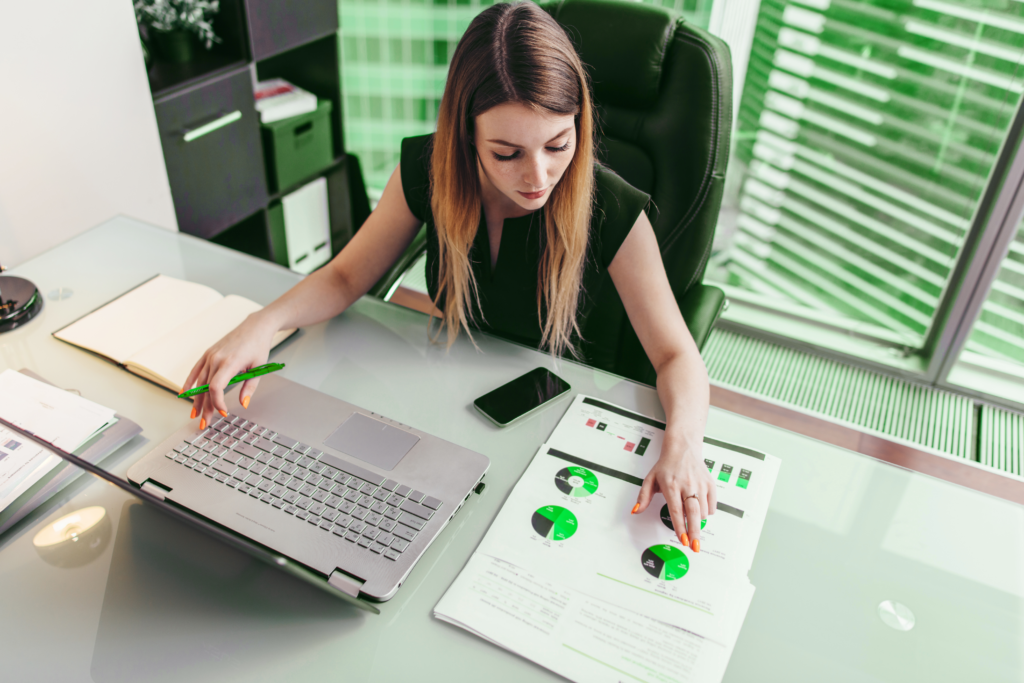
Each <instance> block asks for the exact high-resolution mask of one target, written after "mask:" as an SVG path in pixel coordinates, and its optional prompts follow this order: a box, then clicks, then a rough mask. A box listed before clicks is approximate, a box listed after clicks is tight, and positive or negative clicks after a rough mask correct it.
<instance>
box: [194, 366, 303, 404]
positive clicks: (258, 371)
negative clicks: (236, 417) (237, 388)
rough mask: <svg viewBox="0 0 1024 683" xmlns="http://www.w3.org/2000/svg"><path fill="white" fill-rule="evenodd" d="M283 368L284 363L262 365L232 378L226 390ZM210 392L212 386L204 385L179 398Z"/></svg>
mask: <svg viewBox="0 0 1024 683" xmlns="http://www.w3.org/2000/svg"><path fill="white" fill-rule="evenodd" d="M283 367H284V363H267V364H266V365H261V366H259V367H258V368H253V369H251V370H246V371H245V372H243V373H242V374H240V375H235V376H234V377H232V378H231V381H230V382H228V386H227V387H224V388H225V389H227V388H228V387H230V386H232V385H234V384H238V383H239V382H244V381H245V380H247V379H252V378H253V377H259V376H260V375H265V374H267V373H268V372H277V371H278V370H280V369H281V368H283ZM209 390H210V385H209V384H204V385H202V386H200V387H196V388H195V389H189V390H188V391H183V392H182V393H180V394H178V398H188V397H190V396H195V395H196V394H203V393H206V392H207V391H209Z"/></svg>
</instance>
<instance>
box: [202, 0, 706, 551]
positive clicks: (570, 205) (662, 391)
mask: <svg viewBox="0 0 1024 683" xmlns="http://www.w3.org/2000/svg"><path fill="white" fill-rule="evenodd" d="M648 202H649V197H648V196H647V195H645V194H643V193H642V192H640V191H639V190H636V189H635V188H633V187H631V186H630V185H628V184H627V183H626V182H625V181H623V180H622V179H621V178H619V177H618V176H616V175H615V174H614V173H612V172H611V171H609V170H607V169H605V168H603V167H601V166H599V165H596V164H595V158H594V122H593V110H592V103H591V96H590V91H589V85H588V83H587V78H586V73H585V71H584V70H583V66H582V64H581V62H580V59H579V56H578V55H577V54H576V52H575V50H574V48H573V47H572V44H571V43H570V42H569V39H568V37H567V36H566V34H565V32H564V31H563V30H562V28H561V27H560V26H559V25H558V23H557V22H555V20H554V19H552V18H551V17H550V16H548V14H547V13H545V12H544V11H543V10H541V9H540V8H539V7H538V6H537V5H534V4H533V3H530V2H525V3H516V4H499V5H494V6H492V7H490V8H488V9H487V10H485V11H484V12H482V13H481V14H479V15H478V16H477V18H476V19H474V21H473V22H472V23H471V24H470V26H469V28H468V30H467V31H466V34H465V35H464V36H463V38H462V40H461V41H460V42H459V45H458V47H457V48H456V50H455V55H454V57H453V59H452V63H451V67H450V69H449V72H448V82H447V84H446V87H445V92H444V96H443V98H442V100H441V107H440V111H439V113H438V124H437V133H436V134H434V135H432V136H422V137H419V138H409V139H406V140H405V141H403V143H402V156H401V162H400V164H399V166H398V168H396V169H395V171H394V173H393V174H392V175H391V178H390V180H389V181H388V184H387V186H386V188H385V189H384V193H383V195H382V196H381V199H380V202H379V203H378V205H377V208H376V209H375V210H374V212H373V213H372V214H371V215H370V217H369V218H368V219H367V221H366V223H365V224H364V225H363V226H362V228H361V229H360V230H359V232H358V233H356V235H355V237H354V238H353V239H352V241H351V242H350V243H349V244H348V245H347V246H346V247H345V249H343V250H342V251H341V253H339V254H338V255H337V256H336V257H335V258H334V259H333V260H332V261H331V262H330V263H329V264H328V265H327V266H325V267H323V268H321V269H320V270H318V271H317V272H315V273H314V274H312V275H310V276H309V277H307V278H306V279H305V280H303V281H302V282H301V283H299V284H298V285H296V286H295V287H293V288H292V289H291V290H290V291H288V292H287V293H285V294H284V295H283V296H282V297H281V298H279V299H278V300H277V301H275V302H274V303H272V304H271V305H269V306H267V307H266V308H264V309H263V310H261V311H259V312H258V313H254V314H253V315H251V316H249V318H248V319H247V320H246V321H245V322H244V323H242V325H240V326H239V327H238V328H237V329H235V330H234V331H233V332H231V333H230V334H228V335H227V336H226V337H225V338H224V339H222V340H221V341H219V342H218V343H217V344H215V345H214V346H213V347H212V348H210V349H209V350H208V351H207V352H206V353H205V354H204V355H203V357H202V358H201V359H200V361H199V362H198V363H197V364H196V366H195V368H194V369H193V370H192V372H191V374H190V375H189V377H188V380H187V381H186V383H185V384H186V386H187V387H191V386H193V385H195V384H203V383H209V384H210V386H211V390H210V392H209V393H208V394H200V395H199V396H198V397H197V398H196V402H195V408H194V409H193V411H192V417H193V418H195V417H196V416H197V415H200V416H201V420H202V422H201V427H204V426H205V424H206V422H208V421H209V420H210V418H211V417H212V414H213V412H214V411H217V412H220V413H221V414H225V413H226V410H227V407H226V405H225V403H224V394H223V387H225V386H226V384H227V382H228V380H229V379H230V378H231V377H233V376H234V375H235V374H237V373H239V372H241V371H242V370H244V369H246V368H250V367H254V366H256V365H261V364H263V363H265V362H266V361H267V357H268V355H269V350H270V340H271V338H272V337H273V335H274V333H275V332H277V331H278V330H281V329H288V328H292V327H301V326H306V325H311V324H314V323H318V322H321V321H324V320H327V319H329V318H332V317H334V316H336V315H338V314H339V313H341V312H342V311H344V310H345V309H346V308H347V307H348V306H349V305H350V304H352V303H353V302H354V301H355V300H356V299H358V298H359V297H360V296H362V295H363V294H365V293H366V292H367V291H368V290H369V288H370V287H371V286H372V285H373V284H374V283H375V282H376V281H377V280H378V279H379V278H380V277H382V276H383V274H384V273H385V272H386V271H387V269H388V268H389V267H390V266H391V264H392V263H394V261H395V260H396V259H397V258H398V257H399V256H400V255H401V254H402V252H403V251H404V250H405V249H406V247H407V246H408V245H409V244H410V242H411V241H412V240H413V238H414V237H415V235H416V234H417V232H418V231H419V229H420V227H421V225H423V224H424V223H425V224H426V226H427V238H428V239H427V245H428V246H427V276H428V277H427V279H428V283H429V290H430V295H431V298H432V299H433V301H434V303H435V305H436V306H437V307H438V309H439V310H440V311H442V312H443V313H442V324H443V327H444V328H445V330H446V332H447V339H448V344H449V345H451V343H452V342H453V341H454V339H455V338H456V336H457V335H458V334H459V333H460V331H465V332H466V334H469V335H470V336H471V329H472V328H474V327H475V328H479V329H484V330H491V331H494V332H497V333H499V334H502V335H504V336H506V337H514V338H517V339H520V340H522V341H525V342H527V343H530V344H533V345H536V346H538V347H540V348H546V349H548V350H550V351H551V353H552V354H555V355H560V354H563V353H568V354H571V355H575V356H580V355H584V356H586V355H587V353H588V351H592V349H588V347H587V344H586V339H581V335H580V323H581V321H583V320H585V319H586V317H587V316H588V315H590V314H592V313H593V314H597V313H596V312H593V311H592V310H591V309H592V307H593V299H594V294H595V293H596V291H597V288H599V287H600V286H601V285H602V283H604V282H606V281H607V280H608V279H609V277H610V280H611V282H612V283H613V285H614V287H615V288H616V290H617V292H618V294H619V296H620V297H621V299H622V302H623V304H624V305H625V308H626V312H627V314H628V315H629V319H630V322H631V323H632V325H633V328H634V329H635V330H636V332H637V335H638V336H639V339H640V341H641V343H642V344H643V347H644V350H645V351H646V353H647V356H648V358H649V359H650V360H651V363H652V365H653V366H654V368H655V370H656V371H657V377H658V380H657V387H658V396H659V397H660V399H661V403H662V406H664V408H665V413H666V415H667V418H668V420H667V424H668V427H667V430H666V435H665V442H664V446H663V449H662V455H661V457H660V459H659V460H658V462H657V463H656V464H655V466H654V467H653V468H652V470H651V472H650V474H649V475H648V476H647V478H646V479H645V481H644V483H643V486H642V487H641V490H640V495H639V497H638V499H637V504H636V506H635V507H634V508H633V510H632V512H633V513H634V514H635V513H638V512H642V511H644V510H645V509H646V508H647V506H648V505H649V503H650V501H651V497H652V495H653V494H654V493H656V492H661V493H662V494H664V496H665V499H666V502H667V503H668V508H669V512H670V514H671V516H672V520H673V524H674V526H675V528H676V529H677V530H679V532H680V534H679V536H680V541H681V542H682V543H683V544H684V545H689V546H690V547H691V548H692V549H693V550H694V551H695V552H699V550H700V520H701V519H703V518H705V517H707V516H708V515H709V514H713V513H714V511H715V505H716V494H715V486H714V482H713V481H712V479H711V476H710V474H709V472H708V470H707V468H706V467H705V465H704V462H703V459H702V458H701V445H702V442H703V436H704V425H705V422H706V419H707V410H708V393H709V392H708V380H707V371H706V369H705V367H704V364H703V362H702V360H701V358H700V354H699V352H698V351H697V348H696V345H695V344H694V342H693V338H692V337H691V336H690V333H689V331H688V330H687V328H686V325H685V323H684V322H683V319H682V316H681V315H680V313H679V308H678V306H677V305H676V302H675V298H674V297H673V294H672V290H671V289H670V287H669V283H668V279H667V277H666V275H665V269H664V266H663V264H662V261H661V254H660V251H659V249H658V243H657V240H656V238H655V235H654V231H653V229H652V228H651V223H650V221H649V220H648V218H647V215H646V213H645V212H644V208H645V206H646V205H647V203H648ZM257 383H258V379H253V380H249V381H247V382H246V383H245V384H243V385H242V387H241V389H240V390H239V400H240V402H241V403H242V405H243V406H244V407H246V408H247V407H248V406H249V401H250V399H251V398H252V394H253V392H254V391H255V390H256V385H257ZM686 530H688V531H689V534H687V532H686Z"/></svg>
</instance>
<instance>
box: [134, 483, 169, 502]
mask: <svg viewBox="0 0 1024 683" xmlns="http://www.w3.org/2000/svg"><path fill="white" fill-rule="evenodd" d="M140 488H141V489H142V490H143V491H145V492H146V493H149V494H151V495H154V496H156V497H157V498H159V499H160V500H166V499H167V494H168V493H170V492H171V490H170V489H168V488H164V487H163V486H161V485H160V484H155V483H153V481H152V480H150V479H147V480H146V481H144V482H143V483H142V486H141V487H140Z"/></svg>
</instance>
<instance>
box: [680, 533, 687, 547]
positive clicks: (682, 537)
mask: <svg viewBox="0 0 1024 683" xmlns="http://www.w3.org/2000/svg"><path fill="white" fill-rule="evenodd" d="M679 542H680V543H682V544H683V545H690V537H689V536H687V535H686V532H685V531H684V532H683V533H681V534H679Z"/></svg>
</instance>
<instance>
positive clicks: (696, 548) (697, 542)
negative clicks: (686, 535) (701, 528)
mask: <svg viewBox="0 0 1024 683" xmlns="http://www.w3.org/2000/svg"><path fill="white" fill-rule="evenodd" d="M690 547H692V548H693V552H695V553H699V552H700V539H699V538H695V539H693V545H692V546H690Z"/></svg>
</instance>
